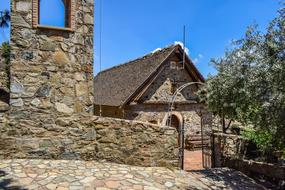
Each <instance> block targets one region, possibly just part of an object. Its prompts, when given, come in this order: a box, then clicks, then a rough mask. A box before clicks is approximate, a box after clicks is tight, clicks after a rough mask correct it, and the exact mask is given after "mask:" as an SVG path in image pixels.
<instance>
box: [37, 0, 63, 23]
mask: <svg viewBox="0 0 285 190" xmlns="http://www.w3.org/2000/svg"><path fill="white" fill-rule="evenodd" d="M39 2H40V5H39V13H40V14H39V24H40V25H44V26H55V27H68V26H66V25H65V19H67V18H66V17H65V4H64V2H63V1H62V0H40V1H39ZM51 10H52V13H51Z"/></svg>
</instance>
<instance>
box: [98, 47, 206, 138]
mask: <svg viewBox="0 0 285 190" xmlns="http://www.w3.org/2000/svg"><path fill="white" fill-rule="evenodd" d="M189 82H201V83H204V82H205V79H204V78H203V76H202V75H201V73H200V72H199V71H198V70H197V68H196V67H195V66H194V64H193V62H192V61H191V60H190V59H189V57H188V56H187V55H186V61H185V65H184V66H183V49H182V47H181V46H180V45H170V46H168V47H166V48H164V49H161V50H158V51H156V52H152V53H150V54H148V55H145V56H143V57H141V58H138V59H136V60H133V61H130V62H127V63H125V64H121V65H118V66H115V67H113V68H110V69H107V70H105V71H102V72H100V73H99V74H98V75H97V76H96V77H95V79H94V101H95V115H100V114H101V115H102V116H105V117H115V118H123V119H128V120H139V121H143V122H149V123H153V124H159V125H166V122H167V120H168V119H169V117H171V124H172V125H174V127H178V126H180V125H182V124H184V126H185V129H186V133H187V134H199V133H200V131H201V114H204V115H205V116H206V115H207V114H206V112H205V109H204V105H203V104H200V103H199V102H198V99H197V94H196V93H197V91H198V89H199V86H198V85H197V84H195V85H190V86H188V87H186V88H185V89H184V90H182V91H181V93H178V95H177V98H176V100H175V102H174V107H173V109H172V113H171V116H170V115H169V113H168V110H169V102H170V100H171V98H172V96H173V94H174V92H175V91H176V90H177V88H179V87H180V86H182V85H183V84H186V83H189Z"/></svg>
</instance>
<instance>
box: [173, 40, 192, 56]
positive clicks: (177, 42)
mask: <svg viewBox="0 0 285 190" xmlns="http://www.w3.org/2000/svg"><path fill="white" fill-rule="evenodd" d="M174 44H175V45H177V44H179V45H180V46H181V47H182V48H184V44H183V42H180V41H175V42H174ZM189 52H190V51H189V49H188V48H187V47H185V53H186V54H187V55H189Z"/></svg>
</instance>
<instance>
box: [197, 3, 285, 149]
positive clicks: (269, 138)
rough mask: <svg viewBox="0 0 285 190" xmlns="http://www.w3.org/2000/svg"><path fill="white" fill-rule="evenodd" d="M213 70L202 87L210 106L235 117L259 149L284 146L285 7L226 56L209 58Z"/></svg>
mask: <svg viewBox="0 0 285 190" xmlns="http://www.w3.org/2000/svg"><path fill="white" fill-rule="evenodd" d="M212 63H213V64H214V66H215V68H216V69H217V71H218V74H217V75H215V76H210V77H209V79H208V81H207V85H206V87H205V90H206V92H207V93H206V94H207V96H206V97H201V98H202V99H204V100H205V101H206V102H207V105H208V107H209V109H210V110H211V111H212V112H213V113H214V114H216V115H218V116H219V117H220V118H221V120H222V126H223V131H225V130H226V129H227V128H228V126H226V125H225V119H227V120H229V121H232V120H235V121H239V122H240V123H242V124H243V125H245V126H251V128H252V129H253V130H249V131H248V132H247V137H249V138H251V139H252V140H253V141H254V142H256V144H257V145H258V146H259V147H260V148H261V149H262V150H263V152H264V153H272V152H273V151H276V150H285V8H284V7H283V8H281V9H280V10H279V11H278V16H277V17H276V18H275V19H274V20H273V21H272V22H271V23H270V24H269V27H268V29H267V31H266V32H265V33H262V32H260V31H258V27H257V26H251V27H249V28H248V30H247V32H246V34H245V37H244V38H243V39H241V40H238V41H236V42H234V43H233V46H232V47H231V48H230V49H228V50H227V51H226V53H225V55H224V56H223V57H222V58H220V59H217V60H212Z"/></svg>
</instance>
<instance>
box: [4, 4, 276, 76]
mask: <svg viewBox="0 0 285 190" xmlns="http://www.w3.org/2000/svg"><path fill="white" fill-rule="evenodd" d="M42 1H44V0H42ZM45 1H46V0H45ZM49 1H55V2H53V3H54V4H53V3H52V4H53V5H51V6H49V7H46V9H45V10H44V11H47V13H48V11H50V10H51V9H52V10H53V14H52V15H50V17H53V16H55V15H54V12H56V11H54V10H58V12H59V13H58V14H59V15H60V14H61V15H63V14H64V13H63V12H60V10H61V9H60V7H59V9H56V7H57V6H56V1H57V0H49ZM101 1H103V5H102V7H103V9H102V10H103V12H102V15H103V17H102V57H101V58H102V69H106V68H109V67H111V66H114V65H117V64H120V63H124V62H126V61H128V60H132V59H135V58H137V57H140V56H142V55H144V54H147V53H149V52H151V51H153V50H154V49H156V48H161V47H165V46H167V45H169V44H172V43H174V42H175V41H182V39H183V38H182V37H183V33H182V29H183V25H186V29H187V34H186V35H187V39H186V46H187V48H188V49H189V51H190V57H191V59H192V60H195V62H196V66H197V67H198V69H199V70H200V71H201V73H202V74H203V75H204V76H205V77H206V76H207V75H208V74H209V73H212V74H214V73H215V71H214V69H213V68H212V67H211V66H210V65H209V62H210V59H211V58H218V57H221V56H222V55H223V53H224V50H225V48H226V47H227V46H229V44H230V41H231V40H233V39H239V38H241V37H242V36H243V35H244V32H245V30H246V27H247V26H249V25H250V24H253V23H257V24H258V25H259V27H260V29H261V30H262V31H264V30H265V29H266V27H267V26H268V23H269V21H270V20H272V19H273V18H274V17H275V16H276V11H277V10H278V8H280V4H279V2H280V1H279V0H238V1H237V0H215V1H214V0H101ZM99 7H100V0H95V33H94V36H95V38H94V39H95V48H94V51H95V61H94V71H95V73H98V71H99V22H100V19H99V15H100V14H99V12H100V10H99ZM5 8H9V0H1V4H0V10H3V9H5ZM50 19H51V18H50ZM47 21H48V19H47ZM62 24H63V20H56V24H55V25H62ZM6 32H7V31H6ZM2 33H3V32H2ZM7 36H8V35H7ZM2 41H3V35H0V42H2Z"/></svg>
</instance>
